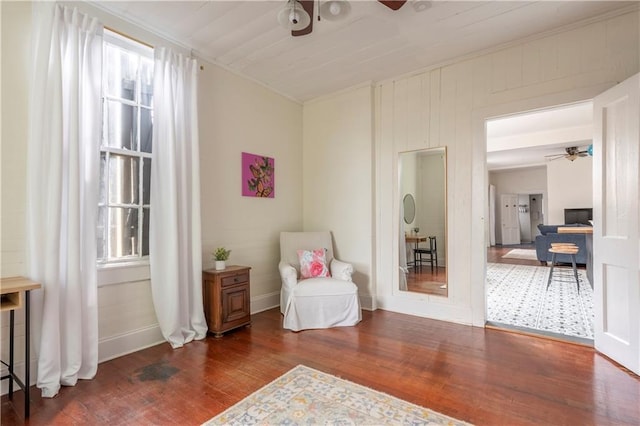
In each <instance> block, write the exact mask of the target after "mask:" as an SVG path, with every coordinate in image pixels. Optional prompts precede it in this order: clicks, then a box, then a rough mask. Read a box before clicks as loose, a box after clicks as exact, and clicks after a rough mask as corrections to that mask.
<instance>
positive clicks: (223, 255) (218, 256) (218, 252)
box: [213, 247, 231, 260]
mask: <svg viewBox="0 0 640 426" xmlns="http://www.w3.org/2000/svg"><path fill="white" fill-rule="evenodd" d="M230 254H231V250H227V249H226V248H224V247H218V248H217V249H215V250H214V252H213V257H214V259H215V260H227V259H229V255H230Z"/></svg>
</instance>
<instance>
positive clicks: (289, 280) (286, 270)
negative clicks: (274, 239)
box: [278, 261, 298, 290]
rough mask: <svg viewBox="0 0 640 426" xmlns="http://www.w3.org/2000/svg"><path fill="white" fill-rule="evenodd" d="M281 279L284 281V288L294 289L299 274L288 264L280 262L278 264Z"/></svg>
mask: <svg viewBox="0 0 640 426" xmlns="http://www.w3.org/2000/svg"><path fill="white" fill-rule="evenodd" d="M278 270H279V271H280V278H281V279H282V287H284V288H285V289H286V290H290V289H292V288H293V287H294V286H295V285H296V284H297V283H298V272H297V271H296V268H294V267H293V266H291V265H290V264H288V263H287V262H283V261H280V263H279V264H278Z"/></svg>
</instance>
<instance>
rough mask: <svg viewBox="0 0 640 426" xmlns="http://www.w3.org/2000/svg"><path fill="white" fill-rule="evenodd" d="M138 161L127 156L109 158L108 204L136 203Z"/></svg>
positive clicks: (112, 155) (115, 155) (113, 155)
mask: <svg viewBox="0 0 640 426" xmlns="http://www.w3.org/2000/svg"><path fill="white" fill-rule="evenodd" d="M139 161H140V159H138V158H135V157H129V156H128V155H117V154H111V156H110V157H109V203H110V204H114V203H115V204H136V203H138V176H139V175H138V170H139V168H138V167H139V165H138V163H139Z"/></svg>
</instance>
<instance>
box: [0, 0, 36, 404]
mask: <svg viewBox="0 0 640 426" xmlns="http://www.w3.org/2000/svg"><path fill="white" fill-rule="evenodd" d="M0 7H1V15H2V35H1V37H2V40H1V43H2V83H1V91H2V92H1V93H2V117H1V126H2V130H1V132H0V134H1V135H2V140H1V143H2V148H1V149H2V151H1V152H2V157H1V163H0V166H1V178H2V191H1V200H2V206H1V213H0V214H1V218H0V220H1V226H2V228H1V229H0V245H1V254H0V255H1V261H2V263H1V268H2V270H1V273H2V276H3V277H9V276H15V275H20V274H22V273H23V271H24V262H25V257H24V248H25V241H26V234H25V229H24V223H25V215H26V214H25V210H26V194H25V189H26V170H25V166H26V160H27V144H26V141H27V125H28V123H27V121H28V114H27V109H28V97H29V91H28V86H27V81H28V78H29V63H30V42H31V38H30V34H29V29H30V24H31V7H30V5H29V3H17V2H16V3H14V2H0ZM25 29H26V30H25ZM6 58H11V60H7V59H6ZM23 316H24V314H23V312H22V310H19V311H18V312H17V313H16V317H15V321H16V330H15V332H16V336H15V339H16V340H15V342H16V345H17V346H16V351H17V354H16V356H17V359H18V360H22V359H24V353H23V348H24V319H23ZM1 319H2V328H1V332H2V340H1V345H2V351H1V352H0V357H1V358H2V360H4V361H6V360H8V359H9V344H8V336H9V312H2V314H1ZM1 371H2V375H5V372H6V368H5V367H4V366H2V369H1ZM17 371H18V372H19V374H22V371H23V369H22V363H20V364H19V365H17ZM6 383H7V381H6V380H3V381H2V389H3V392H2V393H4V392H5V389H6Z"/></svg>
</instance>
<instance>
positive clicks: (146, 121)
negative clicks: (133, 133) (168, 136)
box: [140, 108, 153, 152]
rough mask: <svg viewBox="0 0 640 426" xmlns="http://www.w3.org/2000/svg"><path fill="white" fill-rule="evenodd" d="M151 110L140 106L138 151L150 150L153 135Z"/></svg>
mask: <svg viewBox="0 0 640 426" xmlns="http://www.w3.org/2000/svg"><path fill="white" fill-rule="evenodd" d="M152 133H153V111H151V110H150V109H147V108H140V151H142V152H151V145H152V144H151V141H152V136H153V134H152Z"/></svg>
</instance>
